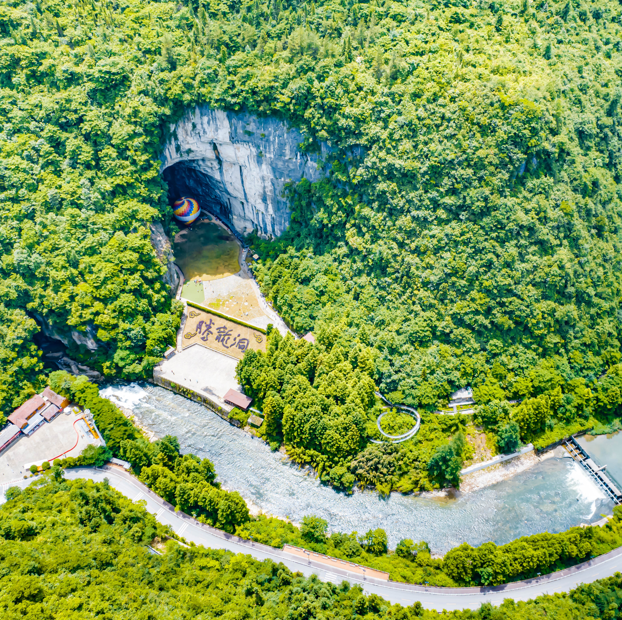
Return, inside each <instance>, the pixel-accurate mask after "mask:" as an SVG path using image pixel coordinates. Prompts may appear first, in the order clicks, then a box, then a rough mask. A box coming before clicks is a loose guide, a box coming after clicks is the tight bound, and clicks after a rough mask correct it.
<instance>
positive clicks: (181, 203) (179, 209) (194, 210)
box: [173, 198, 201, 224]
mask: <svg viewBox="0 0 622 620" xmlns="http://www.w3.org/2000/svg"><path fill="white" fill-rule="evenodd" d="M200 214H201V207H199V203H198V202H197V201H196V200H195V199H194V198H180V199H179V200H176V201H175V202H174V203H173V215H174V216H175V217H176V218H177V219H178V220H179V221H180V222H183V223H184V224H192V222H194V220H196V219H197V217H199V215H200Z"/></svg>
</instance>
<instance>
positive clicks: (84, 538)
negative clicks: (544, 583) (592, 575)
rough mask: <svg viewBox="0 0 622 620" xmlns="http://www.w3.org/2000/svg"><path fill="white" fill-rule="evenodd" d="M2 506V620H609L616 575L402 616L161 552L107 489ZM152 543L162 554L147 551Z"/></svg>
mask: <svg viewBox="0 0 622 620" xmlns="http://www.w3.org/2000/svg"><path fill="white" fill-rule="evenodd" d="M37 486H38V488H37V487H29V488H28V489H26V490H25V491H23V492H20V490H19V489H15V488H13V489H10V490H9V501H8V502H7V503H6V504H4V505H3V506H2V507H1V508H0V611H1V614H2V617H3V618H6V620H13V619H17V618H20V619H22V618H48V617H49V618H57V617H58V618H61V617H62V618H81V619H82V618H99V617H102V616H103V615H105V616H106V617H107V618H113V619H115V620H116V619H117V618H119V619H121V618H130V617H131V618H134V617H136V618H157V619H158V620H165V619H168V618H182V619H185V618H188V619H192V620H195V619H197V620H200V619H203V618H206V619H207V618H213V617H215V616H219V617H226V618H239V619H246V618H266V619H275V620H276V619H277V618H279V619H283V618H286V619H287V620H311V619H314V618H317V619H326V620H329V619H332V618H344V617H348V618H351V617H354V618H357V617H360V618H366V619H367V620H375V619H376V618H395V619H396V620H410V619H413V618H427V619H430V620H432V619H437V618H454V619H456V620H475V619H482V620H484V619H485V620H514V619H516V620H518V619H520V620H529V619H531V618H534V619H535V618H542V617H549V618H558V619H560V620H561V618H577V619H578V618H581V619H582V620H583V619H585V620H588V619H590V618H594V619H596V618H602V619H609V618H617V617H619V614H620V608H621V606H622V600H621V599H620V588H621V587H622V584H621V583H620V578H619V577H613V578H611V579H606V580H603V581H600V582H596V583H594V584H591V585H588V586H581V587H580V588H579V589H577V590H575V591H573V592H572V593H570V594H569V595H556V596H545V597H540V598H538V599H536V600H535V601H533V602H528V603H514V602H513V601H511V600H509V601H506V602H505V603H504V604H503V605H502V606H501V608H500V609H493V608H492V607H490V606H489V605H485V606H484V607H482V608H481V609H480V610H479V611H476V612H471V611H458V612H449V613H440V614H439V613H437V612H433V611H427V610H424V609H422V607H421V605H420V604H419V603H415V604H414V605H413V606H411V607H407V608H403V607H401V606H400V605H391V604H389V603H387V602H386V601H384V600H383V599H381V598H380V597H378V596H377V595H371V596H364V595H363V593H362V590H361V588H360V587H350V586H349V585H348V584H347V583H342V584H341V585H336V584H333V583H322V582H320V581H319V580H318V579H317V577H311V578H309V579H305V578H304V577H302V576H301V575H300V574H299V573H298V574H292V573H291V572H290V571H289V570H288V569H287V568H286V567H284V566H283V565H280V564H275V563H274V562H271V561H269V560H267V561H265V562H257V561H256V560H254V559H252V558H251V557H250V556H245V555H233V554H232V553H230V552H226V551H219V550H209V549H204V548H202V547H190V548H183V547H181V546H180V545H178V544H177V543H176V542H174V541H170V542H167V543H166V544H163V542H164V541H165V540H166V534H167V532H166V530H165V528H163V527H162V526H161V525H159V524H158V523H157V522H156V521H155V519H154V517H153V516H152V515H150V514H148V513H147V512H146V511H145V510H144V508H143V507H142V506H140V505H137V504H134V503H132V502H131V501H129V500H128V499H127V498H125V497H123V496H122V495H120V494H119V493H117V492H116V491H114V490H113V489H112V488H111V487H109V486H108V485H106V484H93V483H92V482H90V481H89V482H86V481H82V480H78V481H73V482H66V481H64V480H63V479H62V477H61V476H58V475H57V476H56V479H55V478H54V477H53V476H49V478H48V479H47V480H46V481H41V482H40V483H39V484H38V485H37ZM147 545H155V546H156V547H157V548H158V549H159V553H160V554H161V555H156V554H153V553H150V552H149V550H148V548H147Z"/></svg>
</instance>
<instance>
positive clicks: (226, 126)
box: [162, 106, 327, 238]
mask: <svg viewBox="0 0 622 620" xmlns="http://www.w3.org/2000/svg"><path fill="white" fill-rule="evenodd" d="M303 139H304V137H303V135H302V134H301V133H300V132H299V131H298V130H297V129H293V128H289V127H288V126H287V125H286V124H285V123H284V122H283V121H280V120H278V119H275V118H259V117H257V116H254V115H251V114H245V113H232V112H223V111H221V110H212V109H211V108H208V107H205V106H204V107H197V108H195V109H194V110H191V111H189V112H188V113H187V114H186V116H184V117H183V118H182V119H181V120H180V121H179V122H178V123H177V124H175V125H172V126H171V138H170V139H169V141H168V142H167V144H166V146H165V148H164V151H163V154H162V171H163V176H164V179H165V180H166V181H167V182H168V184H169V188H170V190H171V193H172V195H174V196H182V195H190V196H192V197H193V198H196V199H197V200H199V203H200V205H201V208H203V209H206V210H208V211H212V212H213V213H215V214H216V215H218V216H219V217H221V218H222V219H223V220H225V221H226V222H228V223H229V224H231V226H232V227H233V228H234V229H236V230H237V231H238V232H240V233H242V234H248V233H250V232H252V231H253V230H256V231H257V233H258V234H259V235H260V236H262V237H266V238H269V237H278V236H279V235H281V234H282V233H283V232H284V231H285V229H286V228H287V226H288V224H289V219H290V211H289V207H288V203H287V200H286V199H285V198H284V197H283V189H284V187H285V184H286V183H287V182H288V181H293V182H298V181H300V180H301V179H302V178H307V179H309V180H310V181H316V180H318V179H319V178H320V177H321V176H322V171H321V169H320V167H319V156H318V155H314V154H306V153H301V152H300V150H299V148H298V145H299V144H300V143H301V142H302V141H303ZM322 148H323V149H326V148H327V147H325V146H324V147H322Z"/></svg>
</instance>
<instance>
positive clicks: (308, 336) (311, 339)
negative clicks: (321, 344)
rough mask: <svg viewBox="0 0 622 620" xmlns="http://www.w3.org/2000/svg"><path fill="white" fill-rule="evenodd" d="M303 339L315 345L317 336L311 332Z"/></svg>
mask: <svg viewBox="0 0 622 620" xmlns="http://www.w3.org/2000/svg"><path fill="white" fill-rule="evenodd" d="M302 339H303V340H306V341H307V342H310V343H311V344H315V336H314V335H313V334H312V333H311V332H309V333H307V334H306V335H304V336H303V337H302Z"/></svg>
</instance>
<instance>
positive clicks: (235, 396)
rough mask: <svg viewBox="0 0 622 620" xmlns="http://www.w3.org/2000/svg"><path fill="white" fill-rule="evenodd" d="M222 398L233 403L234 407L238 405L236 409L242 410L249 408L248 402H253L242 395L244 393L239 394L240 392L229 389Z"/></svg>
mask: <svg viewBox="0 0 622 620" xmlns="http://www.w3.org/2000/svg"><path fill="white" fill-rule="evenodd" d="M224 400H225V402H226V403H229V404H230V405H234V406H235V407H238V409H242V410H243V411H246V410H247V409H248V408H249V406H250V404H251V403H252V402H253V399H252V398H249V397H248V396H244V394H240V392H238V391H236V390H229V391H228V392H227V393H226V394H225V398H224Z"/></svg>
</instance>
